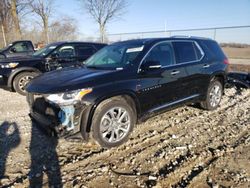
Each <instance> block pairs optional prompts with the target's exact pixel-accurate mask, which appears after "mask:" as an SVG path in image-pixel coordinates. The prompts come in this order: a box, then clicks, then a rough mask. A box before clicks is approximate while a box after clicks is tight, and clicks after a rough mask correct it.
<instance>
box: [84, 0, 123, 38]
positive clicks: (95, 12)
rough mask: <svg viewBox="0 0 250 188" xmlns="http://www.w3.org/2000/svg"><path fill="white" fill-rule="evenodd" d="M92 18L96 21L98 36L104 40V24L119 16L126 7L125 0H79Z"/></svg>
mask: <svg viewBox="0 0 250 188" xmlns="http://www.w3.org/2000/svg"><path fill="white" fill-rule="evenodd" d="M81 1H83V2H84V7H85V9H86V10H87V12H88V13H89V14H90V15H91V16H92V18H93V19H94V20H95V21H96V22H97V23H98V25H99V31H100V38H101V41H102V42H104V39H105V31H106V25H107V23H109V22H110V21H112V20H113V19H115V18H117V17H119V16H121V15H122V14H123V13H124V10H125V8H126V7H127V1H126V0H81Z"/></svg>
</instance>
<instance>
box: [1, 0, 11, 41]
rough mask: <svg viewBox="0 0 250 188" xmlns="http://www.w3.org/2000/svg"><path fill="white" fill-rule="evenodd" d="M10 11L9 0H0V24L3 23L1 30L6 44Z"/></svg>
mask: <svg viewBox="0 0 250 188" xmlns="http://www.w3.org/2000/svg"><path fill="white" fill-rule="evenodd" d="M9 22H10V11H9V7H8V0H1V1H0V25H1V32H2V37H3V41H4V45H5V46H6V44H7V35H6V34H7V33H8V30H9V27H10V24H9Z"/></svg>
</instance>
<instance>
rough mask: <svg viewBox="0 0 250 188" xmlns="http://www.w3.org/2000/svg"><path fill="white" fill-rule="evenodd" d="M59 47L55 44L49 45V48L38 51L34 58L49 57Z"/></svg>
mask: <svg viewBox="0 0 250 188" xmlns="http://www.w3.org/2000/svg"><path fill="white" fill-rule="evenodd" d="M56 47H57V45H55V44H49V45H47V46H45V47H44V48H42V49H40V50H38V51H36V52H35V53H34V54H33V56H35V57H45V56H47V55H48V54H49V53H50V52H52V51H53V50H54V49H55V48H56Z"/></svg>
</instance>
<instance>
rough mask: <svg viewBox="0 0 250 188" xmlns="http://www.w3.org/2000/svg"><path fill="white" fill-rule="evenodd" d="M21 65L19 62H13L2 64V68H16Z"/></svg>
mask: <svg viewBox="0 0 250 188" xmlns="http://www.w3.org/2000/svg"><path fill="white" fill-rule="evenodd" d="M18 64H19V63H17V62H12V63H4V64H3V63H2V64H0V66H1V68H2V69H3V68H15V67H16V66H17V65H18Z"/></svg>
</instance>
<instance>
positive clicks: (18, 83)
mask: <svg viewBox="0 0 250 188" xmlns="http://www.w3.org/2000/svg"><path fill="white" fill-rule="evenodd" d="M37 75H38V74H37V73H35V72H23V73H20V74H18V75H17V76H16V77H15V78H14V81H13V87H14V90H15V91H16V92H17V93H19V94H21V95H26V94H27V92H26V91H25V87H26V85H27V84H28V83H29V82H30V80H32V79H33V78H34V77H36V76H37Z"/></svg>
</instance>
